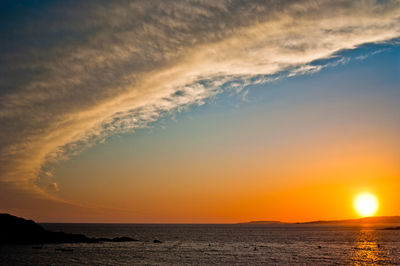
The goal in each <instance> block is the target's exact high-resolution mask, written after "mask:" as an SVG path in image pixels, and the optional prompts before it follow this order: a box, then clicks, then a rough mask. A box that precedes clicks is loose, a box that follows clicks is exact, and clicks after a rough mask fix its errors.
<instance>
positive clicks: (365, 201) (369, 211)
mask: <svg viewBox="0 0 400 266" xmlns="http://www.w3.org/2000/svg"><path fill="white" fill-rule="evenodd" d="M378 206H379V203H378V199H377V197H376V196H375V195H373V194H370V193H361V194H358V195H357V196H356V197H355V198H354V209H355V210H356V212H357V214H358V215H360V216H361V217H369V216H373V215H374V214H375V213H376V211H377V210H378Z"/></svg>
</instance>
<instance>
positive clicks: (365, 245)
mask: <svg viewBox="0 0 400 266" xmlns="http://www.w3.org/2000/svg"><path fill="white" fill-rule="evenodd" d="M43 226H44V227H45V228H46V229H48V230H53V231H64V232H69V233H81V234H85V235H87V236H90V237H117V236H130V237H132V238H135V239H138V240H139V241H138V242H126V243H99V244H46V245H43V246H39V247H38V246H37V245H35V246H32V245H25V246H0V264H1V265H183V264H185V265H188V264H191V265H192V264H194V265H199V264H201V265H211V264H217V265H221V264H223V265H225V264H227V265H261V264H267V265H268V264H269V265H285V264H290V265H293V264H301V265H304V264H314V265H315V264H318V265H321V264H326V265H341V264H354V265H360V264H364V265H365V264H375V265H396V264H397V265H400V231H398V230H397V231H385V230H376V229H373V228H368V227H343V226H335V227H333V226H316V225H148V224H147V225H138V224H119V225H117V224H43ZM155 239H157V240H160V241H162V243H154V242H153V240H155ZM59 248H67V249H70V250H71V249H72V251H69V252H63V251H59V250H57V249H59Z"/></svg>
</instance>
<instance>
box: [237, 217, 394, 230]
mask: <svg viewBox="0 0 400 266" xmlns="http://www.w3.org/2000/svg"><path fill="white" fill-rule="evenodd" d="M239 224H304V225H307V224H308V225H366V224H369V225H400V216H376V217H366V218H360V219H347V220H320V221H310V222H302V223H286V222H280V221H251V222H244V223H239ZM385 229H388V230H400V227H388V228H385Z"/></svg>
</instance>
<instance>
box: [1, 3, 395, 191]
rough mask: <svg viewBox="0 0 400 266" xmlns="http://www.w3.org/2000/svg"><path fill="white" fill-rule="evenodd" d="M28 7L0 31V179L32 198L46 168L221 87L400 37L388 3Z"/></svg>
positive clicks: (46, 181) (47, 179) (50, 181)
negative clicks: (28, 192) (27, 191)
mask: <svg viewBox="0 0 400 266" xmlns="http://www.w3.org/2000/svg"><path fill="white" fill-rule="evenodd" d="M29 10H30V12H31V13H29V15H28V16H26V17H25V18H24V20H19V17H18V14H17V13H16V14H15V16H14V17H13V16H12V15H10V16H7V17H6V18H5V20H6V21H5V23H4V24H3V25H4V26H3V27H2V28H1V29H0V30H1V31H0V34H1V35H2V36H1V39H2V40H4V42H3V41H2V42H1V44H0V48H1V49H0V50H1V51H2V52H1V53H0V62H1V64H0V87H1V95H0V121H1V125H2V130H1V132H0V135H1V138H0V152H1V153H0V166H1V168H0V175H1V181H3V182H9V183H13V184H16V185H18V186H19V187H21V188H27V189H35V190H36V191H38V192H39V193H41V192H43V191H46V188H47V190H49V189H48V188H52V190H54V191H57V190H58V189H59V188H58V186H57V183H55V181H54V177H53V176H52V174H51V170H50V169H49V168H48V164H49V163H52V162H57V161H59V160H63V159H67V158H68V157H69V156H71V154H76V153H78V152H79V151H81V150H82V149H85V148H87V147H89V146H91V145H93V144H95V143H97V142H101V141H103V140H104V139H105V138H107V137H109V136H112V135H114V134H120V133H123V132H126V131H131V130H134V129H135V128H139V127H144V126H146V125H148V123H149V122H152V121H155V120H157V119H158V118H159V117H160V116H161V115H163V114H164V113H168V112H171V111H173V110H177V109H180V108H185V107H187V106H190V105H192V104H202V103H203V101H204V100H205V99H207V98H209V97H212V96H213V95H216V94H218V93H220V92H221V91H222V87H223V85H224V84H230V83H232V82H233V81H240V83H241V84H242V85H243V86H246V85H248V84H252V83H257V82H268V80H269V78H268V76H270V75H274V74H276V73H279V72H282V71H289V72H290V73H291V74H292V75H298V74H305V73H311V72H316V71H319V70H320V69H322V68H323V67H325V66H323V65H321V66H311V65H310V63H311V62H313V61H315V60H319V59H325V58H330V57H332V56H333V55H334V54H335V53H336V52H338V51H341V50H344V49H353V48H356V47H357V46H359V45H362V44H365V43H375V42H384V41H388V40H391V39H394V38H398V37H400V4H399V2H398V1H285V2H284V3H282V2H281V1H248V2H242V1H174V2H165V1H159V2H158V1H137V2H132V1H100V2H91V3H86V2H85V3H82V2H80V3H78V2H59V3H58V2H52V3H51V4H49V5H48V6H43V7H41V9H29ZM39 14H46V16H42V15H39ZM11 25H12V27H11ZM339 63H340V62H339ZM232 84H234V83H232ZM233 87H234V86H233Z"/></svg>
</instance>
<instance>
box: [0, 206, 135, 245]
mask: <svg viewBox="0 0 400 266" xmlns="http://www.w3.org/2000/svg"><path fill="white" fill-rule="evenodd" d="M0 236H1V237H0V245H14V244H47V243H99V242H128V241H137V240H136V239H133V238H130V237H115V238H91V237H86V236H85V235H82V234H68V233H64V232H52V231H48V230H45V229H44V228H43V227H42V226H40V225H38V224H37V223H35V222H34V221H32V220H25V219H23V218H20V217H16V216H13V215H10V214H6V213H1V214H0Z"/></svg>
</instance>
